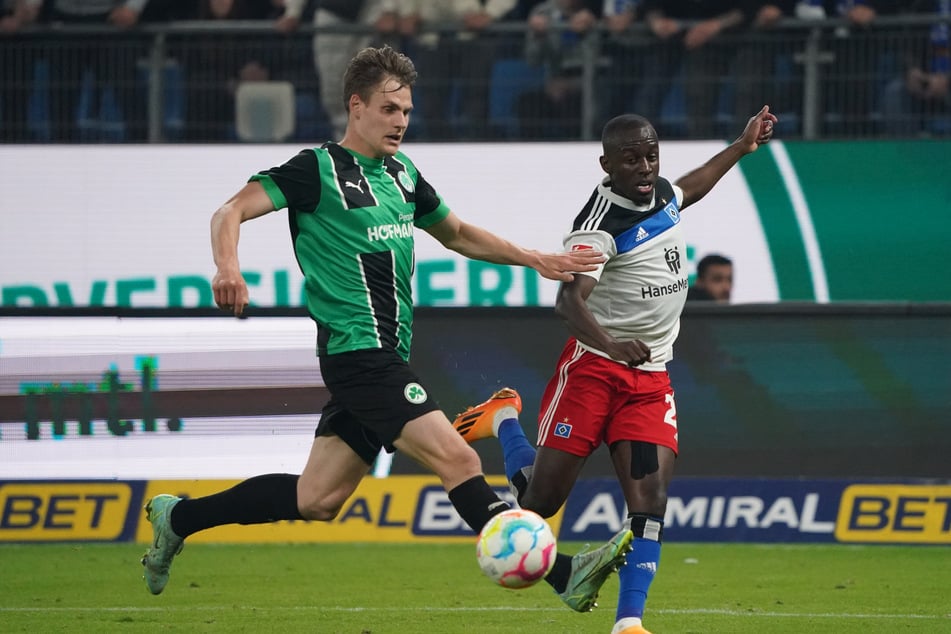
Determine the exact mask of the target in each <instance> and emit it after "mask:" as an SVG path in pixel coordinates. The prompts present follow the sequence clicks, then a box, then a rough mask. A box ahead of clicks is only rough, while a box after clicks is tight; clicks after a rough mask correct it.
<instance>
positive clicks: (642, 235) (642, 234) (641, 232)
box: [634, 227, 648, 242]
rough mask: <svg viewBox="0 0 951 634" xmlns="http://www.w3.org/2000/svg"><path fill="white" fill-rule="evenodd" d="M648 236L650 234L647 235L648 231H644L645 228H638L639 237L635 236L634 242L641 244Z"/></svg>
mask: <svg viewBox="0 0 951 634" xmlns="http://www.w3.org/2000/svg"><path fill="white" fill-rule="evenodd" d="M647 236H648V233H647V232H646V231H644V227H638V228H637V235H636V236H634V241H635V242H640V241H641V240H643V239H644V238H646V237H647Z"/></svg>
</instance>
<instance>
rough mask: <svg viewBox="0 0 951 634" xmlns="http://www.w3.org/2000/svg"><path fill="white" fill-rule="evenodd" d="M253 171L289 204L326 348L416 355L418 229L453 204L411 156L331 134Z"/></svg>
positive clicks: (321, 347)
mask: <svg viewBox="0 0 951 634" xmlns="http://www.w3.org/2000/svg"><path fill="white" fill-rule="evenodd" d="M251 180H252V181H257V182H260V183H261V184H262V185H263V186H264V190H265V191H266V192H267V194H268V196H270V198H271V201H272V202H273V203H274V206H275V208H277V209H282V208H284V207H287V209H288V218H289V221H290V229H291V238H292V240H293V243H294V252H295V254H296V256H297V262H298V264H299V265H300V268H301V272H303V274H304V288H305V293H306V296H307V308H308V310H309V312H310V314H311V316H312V317H313V318H314V320H315V321H316V322H317V352H318V354H321V355H326V354H338V353H341V352H349V351H353V350H366V349H369V348H385V349H390V350H395V351H396V352H398V353H399V354H400V356H402V357H403V358H404V359H409V351H410V343H411V338H412V327H413V297H412V275H413V265H414V255H413V244H414V242H413V229H414V227H420V228H425V227H429V226H431V225H433V224H435V223H437V222H439V221H441V220H443V219H445V218H446V216H447V215H448V214H449V208H448V207H447V206H446V204H445V203H444V202H443V200H442V198H441V197H440V196H439V195H438V194H437V193H436V191H435V190H434V189H433V188H432V186H431V185H430V184H429V183H427V182H426V180H425V179H423V176H422V174H420V173H419V170H417V169H416V166H415V165H413V163H412V162H411V161H410V160H409V158H408V157H406V155H404V154H403V153H401V152H398V153H397V154H396V156H393V157H386V158H384V159H371V158H367V157H365V156H362V155H360V154H357V153H356V152H352V151H350V150H348V149H346V148H343V147H341V146H340V145H337V144H336V143H327V144H325V145H324V146H323V147H321V148H314V149H308V150H304V151H302V152H301V153H300V154H298V155H297V156H295V157H294V158H292V159H291V160H289V161H288V162H287V163H284V164H283V165H280V166H278V167H274V168H272V169H269V170H266V171H263V172H260V173H258V174H256V175H254V176H252V177H251Z"/></svg>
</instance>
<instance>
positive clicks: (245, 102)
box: [0, 16, 951, 142]
mask: <svg viewBox="0 0 951 634" xmlns="http://www.w3.org/2000/svg"><path fill="white" fill-rule="evenodd" d="M935 29H938V30H941V29H944V31H943V32H944V33H945V34H946V31H947V23H946V22H944V23H942V22H939V18H937V17H936V16H902V17H898V16H894V17H890V16H883V17H881V18H879V19H878V20H876V21H875V22H874V23H873V24H872V25H871V26H870V27H869V28H867V29H863V30H856V29H854V28H852V29H849V28H848V27H847V25H846V24H845V23H844V22H842V21H841V20H831V19H822V20H799V19H787V20H784V21H782V22H780V24H779V25H778V26H777V27H776V28H774V29H771V30H770V31H769V32H750V31H743V32H738V33H730V34H724V35H721V36H720V37H718V38H717V39H716V40H714V41H713V42H712V43H710V44H709V45H708V46H705V47H704V48H703V49H702V51H701V52H700V53H695V54H688V53H686V52H685V51H684V49H683V46H682V44H681V43H680V41H679V40H674V41H671V42H667V43H665V42H660V41H658V40H657V39H656V38H654V37H653V36H652V35H650V33H649V32H648V31H647V29H646V27H645V26H644V25H643V24H637V25H635V26H634V27H632V28H631V29H630V30H629V31H628V32H625V33H624V34H621V35H613V34H609V33H607V32H606V31H601V30H596V31H594V32H592V33H591V34H589V35H588V36H586V37H584V38H582V40H581V42H580V43H579V44H578V45H577V46H576V47H575V49H574V50H572V51H571V52H570V55H569V54H567V53H566V54H565V55H564V60H563V63H562V64H561V66H560V71H558V76H559V77H560V78H561V79H563V80H565V81H563V82H562V83H561V84H560V85H561V86H562V88H563V89H564V90H563V94H562V98H561V99H560V100H558V101H557V103H556V102H553V101H552V100H551V98H550V94H551V90H548V91H546V84H547V82H549V81H550V80H551V79H552V78H553V71H552V66H551V65H550V64H548V65H546V64H545V63H544V62H543V61H540V60H539V59H537V58H535V57H533V56H532V55H531V50H530V47H527V46H526V41H527V40H526V34H525V26H524V24H522V23H499V24H497V25H494V26H492V27H490V28H489V29H488V30H487V31H486V32H485V33H483V34H481V35H479V36H478V37H475V38H470V39H464V40H460V39H458V38H456V37H455V36H456V33H455V31H453V30H451V29H449V28H443V27H441V26H440V25H435V26H432V25H431V26H430V27H429V32H430V33H437V34H439V35H440V36H441V40H440V42H441V44H440V48H437V49H435V50H432V49H427V48H426V47H423V46H420V45H419V44H418V42H419V40H413V41H399V40H392V39H391V40H389V41H390V43H392V44H394V45H395V46H398V47H400V48H401V49H403V50H405V51H406V52H407V53H408V54H410V55H411V56H413V57H414V59H415V60H417V66H418V67H419V70H420V72H421V76H420V80H419V83H418V85H417V90H416V91H415V93H414V99H415V101H416V105H417V110H416V116H415V119H416V121H415V122H414V124H413V126H411V128H410V136H409V138H411V139H413V138H416V139H419V140H450V139H451V140H460V139H464V140H592V139H596V138H598V136H599V129H600V127H601V125H602V123H603V122H604V121H605V120H606V119H607V118H609V117H611V116H613V115H615V114H619V113H620V112H628V111H635V112H638V113H641V114H644V115H645V116H647V117H648V118H650V119H651V120H652V121H654V123H655V124H656V126H657V127H658V128H659V130H660V132H661V134H662V136H663V137H664V138H694V139H697V138H732V137H733V136H735V135H736V134H738V133H739V131H740V130H741V129H742V126H743V124H744V123H745V121H746V119H747V118H748V117H749V116H750V115H751V114H752V113H753V112H755V111H756V110H758V109H759V107H760V106H761V105H762V104H763V103H769V104H770V105H771V107H772V108H773V110H774V111H776V112H777V113H778V114H779V116H780V119H781V123H780V127H779V130H778V131H779V132H780V133H781V134H782V135H783V138H787V139H795V138H804V139H818V138H868V137H876V136H883V135H890V136H919V135H929V136H938V135H947V134H949V133H951V115H949V107H948V104H949V97H947V96H945V98H944V99H938V100H934V101H932V102H930V103H929V104H927V105H922V104H916V103H914V102H911V101H909V98H908V94H907V91H906V89H905V79H906V71H907V70H908V69H909V68H911V67H913V66H916V65H918V66H927V63H928V61H927V57H928V55H929V51H928V49H929V47H930V46H931V42H932V33H933V31H934V30H935ZM360 32H365V31H363V30H362V28H361V27H346V26H336V27H322V28H315V27H313V26H309V25H308V26H302V27H301V28H300V29H299V30H298V31H296V32H294V33H292V34H282V33H278V32H277V31H276V30H275V28H274V24H273V23H271V22H243V21H234V22H227V23H222V22H169V23H160V24H143V25H142V26H140V27H138V28H136V29H134V30H131V31H117V30H115V29H112V28H105V27H95V26H73V25H52V26H49V27H40V26H38V27H33V28H29V29H24V30H22V31H20V32H17V33H14V34H8V35H5V36H4V55H3V61H2V64H0V65H2V72H3V76H4V77H3V82H2V86H3V89H2V94H0V110H2V112H3V120H2V125H3V128H2V135H0V138H2V139H3V140H5V141H9V142H100V141H113V142H122V141H126V142H129V141H149V142H209V141H214V142H229V141H241V140H244V141H305V140H306V141H308V142H310V141H315V140H316V141H319V140H322V139H325V138H331V137H332V136H333V134H334V132H333V130H332V127H331V125H330V122H329V120H328V117H327V114H326V112H325V109H324V107H323V106H322V102H321V99H320V95H319V92H320V90H319V82H318V77H317V75H316V71H315V66H314V61H313V59H314V58H313V54H312V41H314V40H315V39H317V40H319V39H320V38H321V37H326V36H329V35H333V34H341V33H360ZM367 34H368V35H374V39H376V40H380V38H379V37H377V36H376V35H375V34H371V33H369V32H367ZM945 54H946V51H945ZM341 71H342V69H341ZM251 81H253V83H254V84H255V87H257V88H261V89H264V88H267V89H268V90H266V91H263V92H260V91H259V92H254V93H253V95H252V96H246V95H245V93H250V92H251V91H241V90H239V88H240V87H241V86H242V85H245V84H249V83H251ZM547 87H548V88H550V87H551V86H547ZM272 89H273V90H272ZM546 95H548V96H546ZM242 122H243V123H242Z"/></svg>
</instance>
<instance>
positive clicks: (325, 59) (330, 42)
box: [277, 0, 398, 140]
mask: <svg viewBox="0 0 951 634" xmlns="http://www.w3.org/2000/svg"><path fill="white" fill-rule="evenodd" d="M397 2H398V0H319V1H318V4H317V7H316V9H315V11H314V26H316V27H318V28H321V27H335V26H353V27H358V26H365V27H368V28H372V29H373V30H374V31H375V32H376V34H377V35H376V37H374V35H373V34H370V33H365V32H352V33H333V32H329V33H317V34H316V35H314V41H313V50H314V68H315V69H316V72H317V78H318V80H319V82H320V101H321V104H322V106H323V109H324V112H325V113H326V115H327V118H328V119H329V121H330V126H331V129H332V134H333V136H334V138H335V139H338V140H339V139H341V138H343V132H344V129H345V128H346V127H347V108H346V103H345V99H344V98H343V97H342V96H341V95H343V74H344V71H345V70H346V68H347V64H349V63H350V60H351V59H352V58H353V56H354V55H356V54H357V52H358V51H360V50H361V49H363V48H365V47H367V46H369V45H371V44H374V45H377V44H381V43H382V40H384V39H386V38H387V37H392V36H393V34H394V33H395V32H396V29H397V15H396V5H397ZM306 4H307V0H285V5H286V10H285V12H284V14H283V15H282V16H281V18H280V19H279V20H278V22H277V28H278V29H279V30H281V31H284V32H288V31H292V30H294V29H296V28H297V27H298V25H299V24H300V20H301V15H302V13H303V11H304V8H305V6H306ZM374 40H379V41H374Z"/></svg>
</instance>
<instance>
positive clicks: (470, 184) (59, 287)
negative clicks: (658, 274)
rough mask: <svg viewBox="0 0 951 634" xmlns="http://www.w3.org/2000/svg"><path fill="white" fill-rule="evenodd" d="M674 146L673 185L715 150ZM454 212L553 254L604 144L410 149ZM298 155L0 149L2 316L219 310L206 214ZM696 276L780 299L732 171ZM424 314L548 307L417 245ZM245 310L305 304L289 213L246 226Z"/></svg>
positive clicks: (699, 211)
mask: <svg viewBox="0 0 951 634" xmlns="http://www.w3.org/2000/svg"><path fill="white" fill-rule="evenodd" d="M722 147H723V144H722V143H720V142H715V141H713V142H666V143H664V144H663V146H662V161H661V164H662V170H661V173H662V175H664V176H666V177H667V178H669V179H671V180H675V179H676V178H677V177H678V176H680V175H682V174H683V173H685V172H687V171H689V170H690V169H693V168H694V167H697V166H698V165H700V164H702V163H703V162H704V161H706V160H707V159H709V158H710V157H711V156H712V155H713V154H715V153H716V152H717V151H719V150H720V149H722ZM404 149H405V151H406V152H407V154H409V156H410V157H411V158H412V159H413V160H414V161H415V162H416V164H417V166H418V167H419V168H420V170H421V171H422V173H423V174H424V175H425V176H426V179H427V180H428V181H430V182H431V183H432V184H433V186H434V187H435V188H436V190H437V191H438V192H439V193H440V194H441V195H442V196H443V197H444V198H445V200H446V201H447V203H448V204H449V206H450V208H452V210H453V211H454V212H455V213H456V214H458V215H459V216H460V217H462V218H463V219H464V220H466V221H468V222H472V223H474V224H478V225H481V226H483V227H485V228H487V229H489V230H491V231H494V232H496V233H499V234H500V235H502V236H504V237H506V238H508V239H511V240H513V241H514V242H517V243H519V244H521V245H523V246H526V247H529V248H533V249H539V250H546V251H555V250H559V249H560V248H561V240H562V237H563V235H564V233H565V232H566V231H567V230H568V229H569V228H570V226H571V222H572V220H573V219H574V217H575V215H576V214H577V213H578V211H579V210H580V209H581V206H582V205H583V204H584V203H585V201H586V200H587V199H588V197H589V196H590V194H591V192H592V190H593V188H594V187H595V185H596V184H597V182H598V181H599V180H600V179H601V177H602V176H603V173H602V171H601V168H600V165H599V163H598V156H599V155H600V145H599V144H597V143H552V144H445V145H444V144H407V145H406V146H405V147H404ZM299 150H300V148H299V147H297V146H289V145H253V146H248V145H222V146H180V145H164V146H45V147H38V146H37V147H33V146H6V147H0V166H2V169H0V174H2V178H3V192H4V193H3V196H2V197H0V291H2V305H3V306H101V305H106V306H123V307H126V306H130V307H196V306H211V305H212V296H211V277H212V275H213V274H214V266H213V263H212V260H211V249H210V246H209V220H210V217H211V214H212V212H214V210H215V209H216V208H217V207H218V206H219V205H220V204H221V203H222V202H224V201H225V200H227V199H228V198H229V197H230V196H231V195H232V194H233V193H234V192H236V191H237V190H238V189H239V188H240V187H241V186H242V184H243V183H244V182H245V181H246V180H247V178H248V177H249V176H250V175H251V174H253V173H255V172H257V171H259V170H261V169H265V168H268V167H271V166H274V165H278V164H280V163H283V162H284V161H286V160H288V159H289V158H291V157H292V156H294V155H295V154H296V153H297V152H298V151H299ZM683 217H684V228H685V231H686V233H687V243H688V262H689V264H688V266H689V267H690V268H689V269H688V271H689V272H691V273H692V272H693V267H694V266H695V263H696V261H697V260H698V259H699V258H700V257H702V256H703V255H705V254H707V253H710V252H719V253H723V254H724V255H727V256H729V257H731V258H732V259H733V260H734V262H735V263H736V267H735V268H736V271H737V273H736V282H735V288H734V294H733V299H734V301H735V302H760V301H775V300H776V299H777V298H778V293H777V287H776V281H775V276H774V274H773V268H772V263H771V260H770V255H769V250H768V248H767V244H766V240H765V237H764V233H763V228H762V226H761V223H760V220H759V215H758V213H757V209H756V206H755V204H754V202H753V199H752V197H751V195H750V191H749V188H748V186H747V183H746V181H745V180H744V178H743V174H742V172H741V171H740V170H739V169H734V170H731V171H730V172H729V173H728V174H727V175H726V176H725V177H724V178H723V180H722V181H721V182H720V184H719V185H718V186H717V187H716V188H715V189H714V190H713V191H712V192H711V193H710V194H709V195H708V196H707V197H706V198H705V199H704V200H703V201H701V202H700V203H698V204H697V205H695V206H694V207H693V208H690V209H688V210H687V211H686V212H685V213H684V216H683ZM417 233H418V236H417V271H416V276H415V281H414V284H415V292H416V302H417V304H420V305H435V306H470V305H508V306H522V305H543V306H546V305H552V304H553V303H554V298H555V292H556V290H557V285H556V284H555V283H554V282H550V281H548V280H543V279H540V278H539V277H538V276H537V275H536V274H535V273H534V271H530V270H523V269H519V268H511V267H499V266H494V265H487V264H484V263H479V262H472V261H469V260H466V259H465V258H463V257H460V256H457V255H456V254H455V253H452V252H449V251H447V250H445V249H444V248H443V247H442V246H441V245H439V244H438V243H437V242H436V241H435V240H433V239H431V238H430V237H429V236H428V235H425V233H424V232H422V231H419V232H417ZM239 256H240V259H241V266H242V270H243V271H244V272H245V276H246V278H247V279H248V283H249V286H250V292H251V301H252V303H253V304H256V305H259V306H297V305H300V304H301V303H302V302H301V299H300V298H301V285H302V279H301V276H300V273H299V271H298V268H297V263H296V260H295V259H294V254H293V251H292V248H291V243H290V237H289V230H288V226H287V220H286V213H285V212H277V213H275V214H272V215H270V216H267V217H264V218H260V219H257V220H255V221H252V222H251V223H248V224H245V225H244V226H243V227H242V234H241V244H240V250H239Z"/></svg>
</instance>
